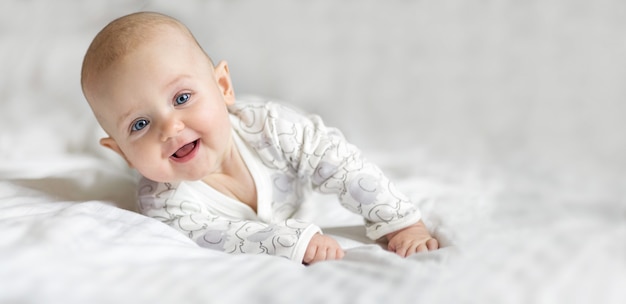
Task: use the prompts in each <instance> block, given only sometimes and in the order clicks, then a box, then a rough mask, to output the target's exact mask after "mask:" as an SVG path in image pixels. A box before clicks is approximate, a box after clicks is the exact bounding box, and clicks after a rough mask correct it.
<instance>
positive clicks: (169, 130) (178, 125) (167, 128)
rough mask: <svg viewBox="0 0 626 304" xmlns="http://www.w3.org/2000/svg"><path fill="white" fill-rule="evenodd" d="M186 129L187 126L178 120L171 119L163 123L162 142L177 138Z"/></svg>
mask: <svg viewBox="0 0 626 304" xmlns="http://www.w3.org/2000/svg"><path fill="white" fill-rule="evenodd" d="M183 129H185V124H184V123H183V122H182V121H181V120H180V119H176V118H171V119H168V120H166V121H165V122H164V123H163V126H162V130H161V141H167V140H168V139H170V138H172V137H175V136H176V135H178V133H180V132H181V131H182V130H183Z"/></svg>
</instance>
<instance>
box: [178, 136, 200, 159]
mask: <svg viewBox="0 0 626 304" xmlns="http://www.w3.org/2000/svg"><path fill="white" fill-rule="evenodd" d="M197 146H198V139H196V140H194V141H192V142H190V143H188V144H186V145H184V146H182V147H180V149H178V150H176V152H175V153H174V154H172V158H173V159H174V160H177V161H186V160H188V159H191V158H192V157H193V155H194V154H195V153H194V152H195V151H196V150H197V149H196V147H197Z"/></svg>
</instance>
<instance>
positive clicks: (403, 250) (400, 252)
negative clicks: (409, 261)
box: [394, 244, 409, 258]
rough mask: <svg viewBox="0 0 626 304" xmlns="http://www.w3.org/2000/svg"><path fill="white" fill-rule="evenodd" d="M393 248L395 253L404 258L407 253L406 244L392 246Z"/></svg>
mask: <svg viewBox="0 0 626 304" xmlns="http://www.w3.org/2000/svg"><path fill="white" fill-rule="evenodd" d="M394 248H395V250H394V251H395V252H396V254H397V255H399V256H401V257H403V258H405V257H406V256H407V255H408V249H409V248H408V247H407V246H406V244H403V245H401V246H394Z"/></svg>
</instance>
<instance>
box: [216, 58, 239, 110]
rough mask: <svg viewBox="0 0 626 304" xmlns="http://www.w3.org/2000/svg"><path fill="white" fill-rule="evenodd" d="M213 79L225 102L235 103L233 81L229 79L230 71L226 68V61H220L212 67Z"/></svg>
mask: <svg viewBox="0 0 626 304" xmlns="http://www.w3.org/2000/svg"><path fill="white" fill-rule="evenodd" d="M214 73H215V80H216V81H217V85H218V87H219V89H220V92H221V93H222V96H224V100H225V101H226V104H228V105H232V104H234V103H235V91H234V90H233V83H232V82H231V80H230V71H229V70H228V63H227V62H226V61H223V60H222V61H220V62H219V63H218V64H217V66H215V68H214Z"/></svg>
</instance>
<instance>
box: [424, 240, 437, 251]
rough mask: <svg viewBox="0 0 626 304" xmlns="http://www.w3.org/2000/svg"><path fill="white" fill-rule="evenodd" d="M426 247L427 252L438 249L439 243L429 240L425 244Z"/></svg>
mask: <svg viewBox="0 0 626 304" xmlns="http://www.w3.org/2000/svg"><path fill="white" fill-rule="evenodd" d="M426 247H428V250H436V249H439V241H437V239H430V240H428V241H427V242H426Z"/></svg>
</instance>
